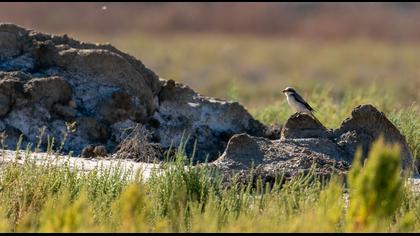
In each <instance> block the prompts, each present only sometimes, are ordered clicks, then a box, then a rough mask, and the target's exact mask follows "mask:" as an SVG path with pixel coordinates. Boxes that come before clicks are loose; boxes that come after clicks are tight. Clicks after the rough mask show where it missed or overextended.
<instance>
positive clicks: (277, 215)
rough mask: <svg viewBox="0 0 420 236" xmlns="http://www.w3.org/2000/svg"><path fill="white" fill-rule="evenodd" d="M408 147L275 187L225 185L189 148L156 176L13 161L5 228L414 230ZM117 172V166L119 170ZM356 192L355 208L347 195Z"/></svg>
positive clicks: (0, 198)
mask: <svg viewBox="0 0 420 236" xmlns="http://www.w3.org/2000/svg"><path fill="white" fill-rule="evenodd" d="M398 153H399V149H398V146H395V147H389V146H385V144H383V142H381V141H380V140H379V141H378V142H377V143H376V144H375V145H374V147H373V148H372V151H371V152H370V154H369V157H368V161H367V162H365V164H364V165H362V164H361V162H360V158H356V162H355V163H359V164H355V165H354V166H353V167H352V169H351V171H350V173H349V178H348V183H347V185H348V188H346V187H345V185H346V184H345V182H344V180H343V179H342V178H339V177H337V176H335V177H333V178H332V180H331V181H329V182H323V181H321V180H319V179H316V178H313V176H312V175H311V174H309V175H308V176H298V177H296V178H294V179H292V180H290V181H287V182H285V183H284V184H280V183H282V181H280V179H278V180H277V181H276V183H275V184H274V186H272V187H269V185H264V184H263V183H262V182H261V180H260V179H259V180H257V181H256V182H257V184H256V187H251V185H249V184H245V185H244V184H240V183H238V182H236V184H235V182H233V185H231V186H230V187H222V185H221V176H220V174H219V173H217V172H216V171H215V170H214V169H211V168H210V167H207V166H203V167H201V168H196V167H193V166H192V165H191V163H190V164H188V165H185V160H186V156H185V155H184V154H183V152H182V149H179V150H178V152H177V153H176V157H175V158H174V160H173V161H170V162H168V163H166V164H165V165H163V170H164V172H163V174H162V173H161V174H159V173H158V172H153V173H152V175H151V177H150V179H149V180H148V181H143V180H142V179H141V177H140V176H141V175H140V174H139V173H138V174H137V175H136V176H137V177H136V178H134V179H129V178H128V174H129V171H122V170H121V168H120V166H118V165H117V166H115V167H110V168H108V169H104V168H103V167H97V169H96V170H94V171H92V172H75V171H72V170H71V169H70V168H69V166H68V165H65V166H62V167H56V168H54V167H53V166H52V165H51V161H49V160H52V159H51V157H49V158H47V157H46V159H45V160H46V161H45V162H44V164H42V165H35V164H34V161H33V158H32V156H31V153H30V152H28V154H27V155H26V157H23V158H25V160H26V161H25V162H24V164H22V165H19V164H18V163H17V162H11V163H3V164H2V173H1V178H0V230H1V231H3V232H98V231H99V232H378V231H383V232H413V231H418V229H419V226H420V225H419V223H418V222H420V221H419V220H420V215H419V213H420V204H419V200H420V199H419V196H418V195H416V194H414V193H413V192H411V190H409V188H408V186H407V185H405V184H404V183H405V181H404V179H405V177H402V176H401V175H400V167H399V166H400V158H399V155H398ZM111 170H113V171H111ZM347 195H350V197H347V198H348V199H349V203H348V207H347V206H346V200H345V199H346V196H347Z"/></svg>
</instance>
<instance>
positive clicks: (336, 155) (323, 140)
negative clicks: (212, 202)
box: [211, 105, 417, 180]
mask: <svg viewBox="0 0 420 236" xmlns="http://www.w3.org/2000/svg"><path fill="white" fill-rule="evenodd" d="M281 134H282V136H281V138H280V139H278V140H268V139H266V138H262V137H253V136H250V135H248V134H237V135H234V136H233V137H232V138H231V139H230V140H229V143H228V145H227V148H226V150H225V152H224V153H223V155H222V156H221V157H220V158H219V159H218V160H216V161H214V162H213V163H211V165H213V166H216V167H217V168H218V169H219V170H221V171H222V172H224V173H225V175H226V176H228V177H229V176H231V174H232V171H234V172H236V173H239V174H241V175H246V174H244V173H247V172H248V171H250V170H251V169H252V168H255V170H254V171H256V172H257V173H258V175H259V176H261V177H263V179H271V180H274V177H275V176H276V175H281V174H284V176H286V177H292V176H296V175H298V174H300V173H307V172H309V171H310V168H311V167H312V164H314V165H315V175H318V176H324V177H329V176H331V174H332V173H334V172H335V173H338V174H345V173H346V172H347V171H348V170H349V168H350V167H351V164H352V161H353V158H354V154H355V152H356V149H357V148H358V147H362V149H363V158H366V157H367V154H368V152H369V148H370V147H371V145H372V143H373V142H374V141H375V140H377V139H378V138H379V136H380V135H383V136H384V137H385V141H386V142H388V143H398V144H399V145H400V146H401V161H402V168H403V169H405V170H410V171H413V172H414V173H415V174H417V169H416V167H415V166H414V163H413V157H412V154H411V152H410V150H409V148H408V145H407V143H406V142H405V138H404V136H402V135H401V134H400V132H399V131H398V129H397V128H396V127H395V126H394V125H393V124H392V123H391V122H390V121H389V120H388V119H387V118H386V117H385V115H384V114H383V113H382V112H379V111H378V110H377V109H376V108H375V107H373V106H372V105H361V106H358V107H356V108H354V109H353V111H352V113H351V116H350V117H349V118H347V119H346V120H345V121H344V122H343V123H342V125H341V126H340V127H339V128H338V129H335V130H327V129H326V128H325V127H323V126H322V125H321V124H319V123H318V122H317V121H315V120H314V119H313V118H312V117H311V116H308V115H305V114H295V115H292V116H291V117H290V118H289V119H288V121H287V122H286V124H285V125H284V127H283V129H282V133H281Z"/></svg>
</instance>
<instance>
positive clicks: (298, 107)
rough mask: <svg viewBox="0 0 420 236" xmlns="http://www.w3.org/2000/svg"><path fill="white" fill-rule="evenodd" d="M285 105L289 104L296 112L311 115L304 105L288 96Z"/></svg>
mask: <svg viewBox="0 0 420 236" xmlns="http://www.w3.org/2000/svg"><path fill="white" fill-rule="evenodd" d="M287 103H289V105H290V106H291V107H292V108H294V109H295V110H296V111H297V112H301V113H307V114H311V111H309V110H308V108H306V106H305V105H304V104H302V103H300V102H298V101H296V99H295V97H293V96H291V95H290V94H287Z"/></svg>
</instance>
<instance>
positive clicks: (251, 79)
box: [0, 2, 420, 125]
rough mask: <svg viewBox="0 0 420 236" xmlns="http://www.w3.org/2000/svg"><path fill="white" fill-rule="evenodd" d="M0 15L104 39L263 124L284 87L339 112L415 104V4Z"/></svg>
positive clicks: (69, 8)
mask: <svg viewBox="0 0 420 236" xmlns="http://www.w3.org/2000/svg"><path fill="white" fill-rule="evenodd" d="M0 21H1V22H11V23H16V24H19V25H21V26H24V27H27V28H31V29H34V30H36V31H43V32H48V33H55V34H68V35H69V36H70V37H73V38H75V39H78V40H83V41H89V42H100V43H111V44H112V45H113V46H115V47H117V48H119V49H120V50H122V51H124V52H127V53H129V54H131V55H133V56H135V57H137V58H138V59H140V60H141V61H142V62H143V63H144V64H145V65H146V66H147V67H149V68H151V69H152V70H153V71H155V72H156V73H157V74H158V75H159V76H161V77H162V78H166V79H174V80H177V81H180V82H183V83H185V84H187V85H189V86H190V87H192V88H194V89H195V90H197V91H199V92H200V93H201V94H203V95H206V96H216V97H222V98H227V99H231V100H236V101H239V102H241V103H242V104H244V105H245V106H246V107H247V108H248V109H249V110H250V111H251V112H252V113H253V114H254V115H257V118H260V119H261V120H263V121H265V122H273V121H278V122H281V121H280V120H276V119H277V118H276V117H275V114H276V110H275V109H274V108H275V107H278V106H282V105H284V102H285V98H284V95H283V94H282V93H281V90H282V89H283V88H284V87H286V86H293V87H296V88H297V89H298V91H301V93H302V94H303V95H304V96H306V97H308V100H310V101H311V102H310V103H311V104H313V105H312V106H314V107H316V108H318V110H324V111H326V112H327V113H329V115H336V116H339V117H340V118H342V117H345V116H348V114H349V112H350V110H348V109H347V108H346V109H344V108H343V107H341V109H340V105H343V104H346V107H351V106H354V105H358V104H360V103H372V104H374V105H376V106H378V107H379V108H381V109H383V110H384V111H392V110H394V109H395V108H401V107H408V106H411V107H413V106H414V107H415V108H416V110H417V107H418V104H417V103H416V102H417V101H418V99H419V94H420V93H419V91H420V27H419V23H420V4H419V3H110V2H104V3H99V2H96V3H0ZM322 104H328V105H329V107H328V108H327V107H326V105H325V107H323V106H324V105H322ZM270 106H271V108H270V109H271V110H267V109H265V110H264V109H262V108H261V107H270ZM270 112H271V113H270ZM321 118H323V117H321ZM278 119H280V118H278ZM325 119H326V118H325ZM332 120H334V121H335V120H336V121H337V122H339V120H340V119H332ZM331 125H336V124H331Z"/></svg>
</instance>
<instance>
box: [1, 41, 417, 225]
mask: <svg viewBox="0 0 420 236" xmlns="http://www.w3.org/2000/svg"><path fill="white" fill-rule="evenodd" d="M82 38H84V39H85V40H88V41H103V40H101V39H100V38H94V37H90V36H83V37H82ZM112 40H113V41H112V42H111V43H112V44H113V45H115V46H116V47H117V48H119V49H121V50H122V51H126V52H129V53H130V54H132V55H134V56H136V57H138V58H141V59H142V61H143V62H144V63H145V64H146V65H147V66H148V67H150V68H151V69H152V70H154V71H156V72H158V73H159V75H160V76H161V77H163V78H166V79H175V80H177V81H181V82H184V83H186V84H188V85H189V86H191V87H193V88H194V89H197V90H198V91H199V92H200V93H202V94H204V95H211V96H218V97H224V98H229V99H233V100H237V101H239V102H240V103H242V104H245V106H246V107H247V108H248V110H249V111H250V112H251V113H252V114H253V115H254V116H255V117H256V118H257V119H259V120H261V121H262V122H264V123H266V124H272V123H280V124H281V123H284V121H285V120H286V119H287V118H288V117H289V116H290V115H291V114H292V111H291V110H290V108H289V107H288V106H287V105H286V101H285V98H284V95H283V94H282V93H281V90H282V89H283V88H284V87H286V86H293V87H295V88H297V90H298V91H300V92H301V93H302V95H303V96H304V97H305V98H307V100H308V101H309V103H310V104H311V105H312V106H313V107H314V108H315V109H317V110H318V113H316V115H317V117H318V118H319V120H320V121H322V122H323V123H324V124H325V125H326V126H327V127H328V128H336V127H337V126H338V125H339V124H340V122H341V121H342V120H344V119H345V118H346V117H348V116H349V115H350V112H351V109H352V108H354V107H355V106H357V105H359V104H364V103H371V104H373V105H375V106H376V107H378V109H379V110H381V111H383V112H384V113H385V114H386V115H387V117H389V118H390V120H391V121H392V122H393V123H394V124H395V125H396V126H397V128H398V129H399V130H401V132H402V133H403V134H404V135H405V137H406V139H407V142H408V144H409V146H410V148H411V151H412V152H413V156H414V157H415V158H419V157H420V142H419V140H420V127H419V124H420V118H419V117H420V116H419V106H418V104H417V103H416V102H417V101H418V100H419V93H418V91H419V87H418V86H419V84H420V79H419V78H420V77H419V76H418V61H420V54H418V53H416V52H417V51H418V50H419V49H420V48H419V46H418V45H414V44H413V45H410V44H402V45H398V44H387V43H375V42H370V41H352V42H346V43H337V42H335V43H329V44H326V43H325V42H314V41H312V42H311V41H292V40H283V39H282V40H279V39H278V38H264V39H261V38H254V37H241V38H233V37H227V36H221V35H211V36H208V35H205V36H203V35H201V36H200V35H187V36H180V35H175V36H173V37H170V38H156V37H154V36H145V35H127V36H123V37H118V38H115V39H112ZM23 158H24V160H25V162H24V164H19V163H18V162H17V161H16V162H9V163H1V174H0V230H1V231H4V232H10V231H12V232H93V231H103V232H320V231H321V232H378V231H383V232H415V231H418V230H419V229H420V201H419V200H420V199H419V196H418V195H416V194H415V193H413V192H412V191H411V189H410V187H409V186H408V182H407V181H406V179H405V177H404V176H401V175H400V172H399V165H400V163H399V161H400V159H399V156H398V147H389V146H386V145H385V144H384V143H383V142H382V141H381V140H379V141H378V143H376V144H375V145H374V147H373V148H372V150H371V152H370V154H369V157H368V159H367V161H365V162H363V163H362V162H361V160H360V159H359V157H356V160H357V161H356V162H355V165H353V167H352V169H351V171H350V173H349V176H348V178H347V179H346V180H345V179H342V178H340V177H338V176H334V177H333V178H332V180H331V181H329V182H322V181H321V180H316V179H315V180H314V179H313V178H311V177H310V176H309V177H308V176H306V177H304V176H301V177H298V178H295V179H293V180H291V181H289V182H286V183H284V184H280V183H282V181H280V180H278V181H277V182H276V183H277V184H275V185H274V186H273V187H271V188H270V187H268V186H266V185H265V184H263V183H261V182H259V183H260V184H258V185H257V187H256V188H252V187H251V186H248V185H240V184H239V183H238V184H236V185H235V183H234V185H233V186H232V187H230V188H224V187H223V185H222V184H221V176H220V175H219V174H218V173H217V172H215V171H214V170H212V169H209V168H204V167H203V168H193V167H192V166H191V165H187V166H184V164H185V159H186V157H185V155H184V152H183V151H182V148H180V149H179V150H178V152H177V154H176V158H175V160H173V161H172V162H169V163H167V164H165V165H164V166H163V174H162V173H161V172H156V173H152V176H151V177H150V179H148V180H147V181H144V180H143V179H142V177H141V176H142V175H141V174H140V173H137V174H136V175H135V177H134V178H132V175H131V174H132V173H131V172H130V171H123V170H122V169H121V168H120V167H119V166H115V167H110V168H109V169H104V168H101V167H98V168H97V169H96V170H94V171H91V172H81V171H73V170H72V169H71V168H70V166H69V165H64V166H63V167H56V166H54V165H53V163H52V162H53V161H49V160H53V159H52V158H53V157H52V154H51V156H50V157H46V159H45V160H46V161H45V162H44V163H43V164H42V165H35V162H34V160H33V158H32V157H31V153H30V152H27V153H26V156H25V157H23ZM257 182H258V181H257Z"/></svg>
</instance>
